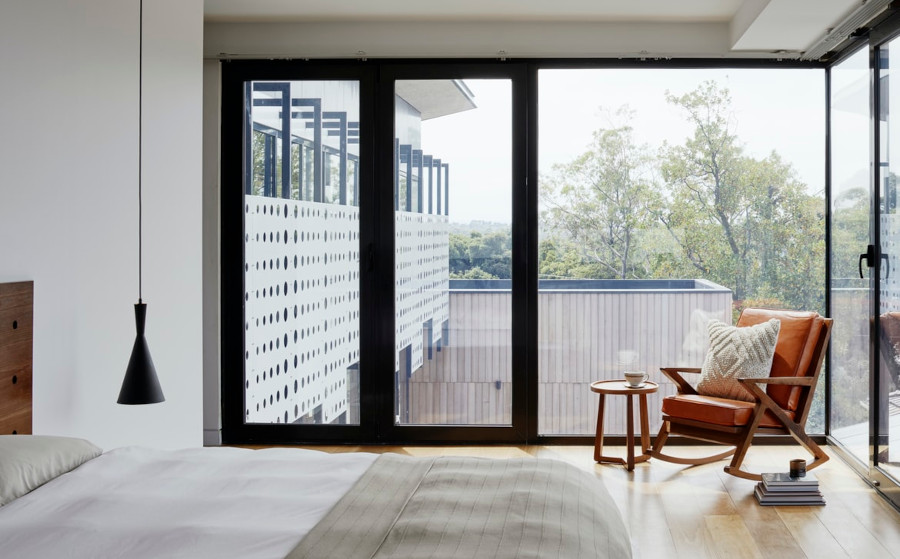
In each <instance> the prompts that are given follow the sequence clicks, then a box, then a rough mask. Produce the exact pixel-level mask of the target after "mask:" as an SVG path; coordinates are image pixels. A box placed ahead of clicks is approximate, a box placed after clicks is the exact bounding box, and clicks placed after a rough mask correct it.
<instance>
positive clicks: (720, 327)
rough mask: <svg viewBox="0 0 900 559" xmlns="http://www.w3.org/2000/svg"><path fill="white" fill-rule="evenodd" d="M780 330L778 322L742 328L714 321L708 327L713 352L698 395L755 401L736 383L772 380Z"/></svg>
mask: <svg viewBox="0 0 900 559" xmlns="http://www.w3.org/2000/svg"><path fill="white" fill-rule="evenodd" d="M780 329H781V321H780V320H778V319H777V318H772V319H769V320H768V321H767V322H762V323H760V324H755V325H753V326H743V327H741V328H738V327H736V326H729V325H728V324H725V323H724V322H721V321H719V320H710V321H709V324H708V325H707V331H708V332H709V351H708V352H707V353H706V359H705V360H704V362H703V368H702V369H701V371H700V383H699V384H698V385H697V392H698V393H700V394H703V395H704V396H718V397H720V398H729V399H731V400H746V401H753V396H751V395H750V392H749V391H748V390H747V389H746V388H744V387H743V386H741V383H739V382H738V381H737V380H736V379H737V378H738V377H742V378H765V377H768V376H769V373H770V372H771V370H772V358H773V357H775V343H776V342H777V341H778V331H779V330H780Z"/></svg>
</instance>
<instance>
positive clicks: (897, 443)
mask: <svg viewBox="0 0 900 559" xmlns="http://www.w3.org/2000/svg"><path fill="white" fill-rule="evenodd" d="M879 58H880V64H879V66H880V68H881V83H880V84H879V87H880V88H881V104H882V106H881V110H880V111H879V119H880V120H881V138H880V145H881V152H880V153H879V160H880V165H879V171H880V173H879V176H878V184H877V188H878V206H879V216H878V218H879V219H878V224H879V227H880V228H881V247H880V248H881V262H880V271H879V277H880V278H881V289H880V307H879V309H878V313H879V326H880V332H881V355H879V375H880V389H879V392H878V394H877V396H876V397H877V398H878V401H879V406H878V409H879V412H880V413H879V416H878V418H877V422H876V423H877V426H878V432H877V433H876V435H877V436H876V442H877V446H876V449H875V452H876V456H875V463H876V464H877V465H879V466H880V467H882V468H883V469H884V470H885V471H886V472H887V473H888V474H890V475H891V476H893V477H894V479H897V480H900V276H898V274H900V268H898V264H900V208H898V204H897V202H898V200H897V173H898V171H900V145H898V144H900V119H897V118H894V117H893V116H892V115H891V114H890V107H900V79H898V76H897V74H896V73H894V71H893V68H892V62H894V61H898V60H900V41H897V40H894V41H891V42H890V43H889V44H888V46H887V47H883V48H882V49H880V50H879Z"/></svg>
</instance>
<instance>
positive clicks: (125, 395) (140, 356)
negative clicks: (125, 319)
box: [118, 302, 166, 405]
mask: <svg viewBox="0 0 900 559" xmlns="http://www.w3.org/2000/svg"><path fill="white" fill-rule="evenodd" d="M146 317H147V305H145V304H144V303H142V302H138V303H137V304H136V305H135V306H134V322H135V325H136V326H137V337H135V339H134V347H133V348H132V350H131V359H129V360H128V369H126V370H125V380H123V381H122V389H121V390H120V391H119V400H118V403H120V404H129V405H133V404H157V403H159V402H164V401H165V400H166V397H165V396H163V392H162V388H160V386H159V379H158V378H157V377H156V367H154V366H153V359H152V358H151V357H150V348H149V347H148V346H147V339H146V338H145V337H144V320H145V319H146Z"/></svg>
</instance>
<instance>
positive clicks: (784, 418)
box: [648, 318, 832, 481]
mask: <svg viewBox="0 0 900 559" xmlns="http://www.w3.org/2000/svg"><path fill="white" fill-rule="evenodd" d="M823 320H824V321H825V324H824V327H823V328H822V331H821V333H820V335H819V339H818V340H817V341H816V347H815V348H814V350H813V351H815V352H816V353H814V354H813V359H812V360H811V362H810V365H809V368H808V369H807V371H806V372H805V375H804V376H797V377H768V378H739V379H738V382H740V383H741V385H743V386H744V388H746V389H747V390H748V391H749V392H750V394H752V395H753V398H754V408H753V411H752V415H751V416H750V419H749V420H748V421H747V423H746V424H745V425H738V426H725V425H717V424H714V423H706V422H702V421H696V420H691V419H685V418H680V417H671V416H668V415H665V414H663V416H662V420H663V424H662V427H661V428H660V430H659V434H658V435H657V436H656V440H655V441H654V442H653V446H652V447H651V448H650V450H649V451H648V453H649V454H650V456H651V457H653V458H658V459H660V460H665V461H667V462H674V463H676V464H688V465H700V464H709V463H711V462H715V461H718V460H722V459H723V458H727V457H729V456H732V459H731V464H729V465H728V466H725V472H726V473H728V474H731V475H733V476H736V477H739V478H744V479H749V480H754V481H760V480H762V476H761V475H760V474H754V473H751V472H747V471H745V470H742V469H741V464H742V463H743V461H744V457H745V456H746V455H747V450H748V449H749V448H750V445H751V444H752V443H753V437H754V436H756V435H758V434H759V435H790V436H791V437H793V438H794V440H795V441H797V443H799V444H800V446H802V447H803V448H805V449H806V451H807V452H809V453H810V454H812V456H813V461H812V462H810V463H809V464H807V466H806V469H807V470H811V469H813V468H817V467H819V466H821V465H822V464H824V463H825V462H827V461H828V455H827V454H825V451H823V450H822V449H821V448H820V447H819V445H818V444H816V442H815V441H813V440H812V438H810V436H809V435H807V434H806V419H807V417H808V416H809V410H810V406H811V405H812V400H813V395H814V394H815V390H816V384H817V382H818V378H819V373H820V371H821V370H822V362H823V361H824V357H825V350H826V348H827V347H828V340H829V337H830V335H831V326H832V319H830V318H826V319H823ZM660 371H661V372H662V373H663V374H664V375H666V376H667V377H668V378H669V379H670V380H671V381H672V382H673V383H675V386H676V388H677V390H678V394H681V395H685V394H697V391H696V390H695V389H694V387H693V386H691V384H689V383H688V382H687V381H686V380H685V379H684V377H683V376H681V373H700V369H699V368H685V367H677V368H661V369H660ZM763 385H786V386H797V387H800V388H801V391H800V396H799V399H798V401H797V410H796V412H795V418H794V419H792V418H791V416H790V415H788V413H787V412H785V410H784V409H783V408H782V407H781V406H780V405H779V404H778V403H776V402H775V401H774V400H773V399H772V398H771V397H770V396H769V395H768V394H767V393H766V392H765V387H764V386H763ZM767 411H768V412H770V413H771V414H772V415H773V416H774V417H775V418H777V419H778V421H780V422H781V423H782V425H783V427H764V426H763V427H761V426H760V420H761V419H762V418H763V415H764V414H765V413H766V412H767ZM670 434H678V435H682V436H685V437H689V438H693V439H697V440H701V441H706V442H714V443H719V444H725V445H729V446H732V447H734V448H732V449H730V450H727V451H725V452H720V453H718V454H714V455H712V456H706V457H701V458H680V457H677V456H671V455H668V454H663V452H662V449H663V446H665V444H666V440H667V439H668V437H669V435H670Z"/></svg>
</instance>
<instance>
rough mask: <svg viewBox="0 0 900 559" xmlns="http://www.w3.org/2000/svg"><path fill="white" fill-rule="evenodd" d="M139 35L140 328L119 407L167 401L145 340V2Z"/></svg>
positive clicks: (137, 309) (137, 320) (136, 313)
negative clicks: (142, 185)
mask: <svg viewBox="0 0 900 559" xmlns="http://www.w3.org/2000/svg"><path fill="white" fill-rule="evenodd" d="M139 6H140V7H139V12H138V13H139V25H138V29H139V33H138V37H139V39H138V41H139V42H138V302H137V304H135V305H134V322H135V326H136V328H137V336H136V337H135V339H134V347H133V348H132V349H131V358H130V359H129V360H128V368H127V369H126V370H125V380H123V381H122V389H121V390H120V391H119V400H118V403H120V404H128V405H135V404H156V403H159V402H163V401H165V399H166V398H165V396H163V393H162V388H161V387H160V386H159V379H158V378H157V376H156V367H154V366H153V359H152V358H151V357H150V348H149V347H148V346H147V339H146V338H145V337H144V324H145V320H146V318H147V305H146V304H144V301H143V298H142V296H141V295H142V293H141V290H142V289H141V288H142V285H141V282H142V273H143V270H142V265H143V262H142V260H143V254H142V242H143V238H142V236H143V227H142V225H143V223H142V210H143V208H142V207H141V206H142V204H141V195H142V192H141V178H142V174H143V173H142V169H143V168H142V164H141V163H142V162H141V157H142V155H143V149H142V147H143V146H142V126H143V62H144V2H143V0H141V1H140V2H139Z"/></svg>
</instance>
